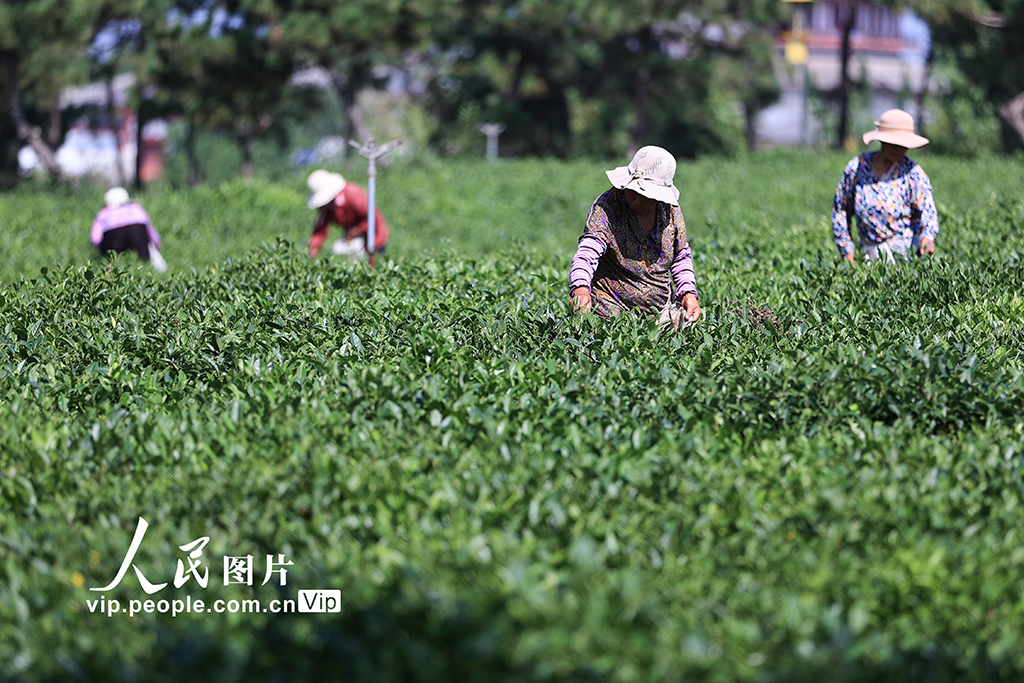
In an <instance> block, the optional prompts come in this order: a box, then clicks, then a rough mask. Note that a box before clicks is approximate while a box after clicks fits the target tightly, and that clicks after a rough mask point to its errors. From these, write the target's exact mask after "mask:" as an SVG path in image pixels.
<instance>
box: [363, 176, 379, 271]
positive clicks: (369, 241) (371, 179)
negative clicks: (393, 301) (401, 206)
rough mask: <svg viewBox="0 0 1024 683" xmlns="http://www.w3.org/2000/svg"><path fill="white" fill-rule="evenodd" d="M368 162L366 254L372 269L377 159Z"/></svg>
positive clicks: (374, 251) (375, 243)
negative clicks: (368, 202)
mask: <svg viewBox="0 0 1024 683" xmlns="http://www.w3.org/2000/svg"><path fill="white" fill-rule="evenodd" d="M369 162H370V163H369V166H368V167H367V169H366V180H367V182H366V184H367V189H368V191H369V194H370V209H369V211H370V213H369V215H368V216H367V218H366V220H367V226H366V253H368V254H369V255H370V266H371V267H372V266H374V265H376V264H375V263H374V259H373V257H374V254H375V253H376V251H377V159H376V158H375V157H370V159H369Z"/></svg>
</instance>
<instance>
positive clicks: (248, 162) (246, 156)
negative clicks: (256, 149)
mask: <svg viewBox="0 0 1024 683" xmlns="http://www.w3.org/2000/svg"><path fill="white" fill-rule="evenodd" d="M238 147H239V149H241V150H242V165H241V168H240V169H239V172H240V173H241V174H242V177H243V178H245V179H246V180H252V173H253V168H252V133H251V132H243V133H239V134H238Z"/></svg>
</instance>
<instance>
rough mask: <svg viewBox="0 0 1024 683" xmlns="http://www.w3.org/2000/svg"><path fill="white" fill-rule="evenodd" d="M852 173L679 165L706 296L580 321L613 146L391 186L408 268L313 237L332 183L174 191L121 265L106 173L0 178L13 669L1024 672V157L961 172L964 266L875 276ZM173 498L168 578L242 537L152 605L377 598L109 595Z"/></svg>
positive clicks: (765, 162)
mask: <svg viewBox="0 0 1024 683" xmlns="http://www.w3.org/2000/svg"><path fill="white" fill-rule="evenodd" d="M843 161H844V160H843V159H841V158H838V157H835V158H833V157H823V158H814V157H802V156H793V155H766V156H758V157H752V158H750V159H747V160H744V161H739V162H721V161H707V162H700V163H698V164H693V165H686V166H683V167H681V168H680V172H679V184H680V186H681V188H682V191H683V196H684V200H683V208H684V213H685V214H686V216H687V219H688V225H689V229H690V239H691V243H692V244H693V247H694V250H695V267H696V272H697V278H698V285H699V286H700V288H701V297H702V302H703V305H704V306H705V317H704V318H703V319H702V320H701V321H700V322H699V323H698V324H696V325H694V326H691V327H689V328H686V329H684V330H682V331H681V332H680V333H679V334H674V335H673V334H660V333H658V332H657V331H656V330H655V329H654V328H653V326H652V324H651V323H650V322H649V321H647V320H644V319H640V318H634V317H624V318H621V319H617V320H612V321H597V320H594V319H592V318H589V317H578V316H575V317H574V316H572V315H571V314H570V312H569V308H568V300H567V271H568V257H569V256H570V255H571V253H572V250H573V247H574V245H575V238H576V236H578V233H579V229H580V224H581V222H582V220H583V216H584V215H585V212H586V209H587V207H588V205H589V202H590V201H591V200H592V199H593V197H594V196H595V195H596V194H597V193H598V192H600V191H601V190H602V189H603V182H602V174H601V173H600V171H601V169H600V168H595V167H593V166H592V165H589V166H588V165H585V164H572V165H563V164H556V163H552V162H544V163H542V162H522V163H519V162H517V163H514V164H510V163H499V164H493V165H484V164H464V165H453V166H444V167H420V168H415V167H410V168H406V169H389V171H388V174H387V175H382V177H381V183H382V185H381V196H382V204H383V205H384V206H385V207H386V208H385V210H386V212H387V215H388V218H389V221H390V222H391V223H392V225H393V227H394V234H395V237H394V242H393V244H392V246H391V247H389V252H388V254H387V256H386V257H385V258H383V259H382V260H381V262H380V263H378V267H377V268H376V269H373V270H370V269H369V268H367V267H366V266H365V265H364V264H362V263H349V262H341V261H337V260H332V259H328V258H322V259H319V260H314V261H311V260H309V259H307V258H306V257H305V255H304V249H303V241H304V239H305V237H306V235H307V231H308V229H309V223H310V222H311V216H310V215H309V213H310V212H308V211H306V210H305V209H304V208H303V204H302V200H303V194H302V192H301V189H302V186H301V181H300V180H298V179H297V180H296V181H295V183H294V184H292V185H279V186H278V185H245V184H242V183H235V184H229V185H224V186H221V187H218V188H206V189H201V190H198V191H195V192H190V193H172V192H154V193H153V194H152V195H150V196H147V197H146V204H147V206H148V207H149V208H150V209H151V212H152V213H153V215H154V218H155V219H156V220H157V222H158V227H160V228H162V229H163V232H164V236H165V239H166V245H167V246H166V249H165V251H166V254H167V257H168V261H169V262H170V263H171V265H172V269H171V270H170V271H169V272H168V273H166V274H164V275H162V276H156V275H154V274H152V273H150V272H148V271H146V270H143V269H140V268H138V267H137V265H136V264H135V262H134V261H133V259H132V258H124V259H122V258H118V259H116V260H115V262H114V263H113V264H111V265H109V266H108V265H104V264H99V263H87V261H88V259H89V258H90V255H89V252H88V250H87V249H86V247H87V246H88V245H87V244H86V245H84V246H82V245H80V241H81V240H80V238H81V237H82V235H83V234H84V232H83V231H87V228H88V220H89V219H91V212H92V208H93V206H94V205H95V204H96V202H97V200H96V197H95V196H93V195H92V194H90V193H89V192H87V191H76V192H67V193H57V195H56V196H50V195H48V194H44V193H41V192H38V191H37V192H24V193H21V194H17V195H13V196H10V197H5V198H2V199H0V205H2V207H3V208H2V211H3V213H4V215H5V218H6V221H7V227H6V228H5V229H4V231H3V233H0V235H2V237H0V239H3V240H4V247H5V253H9V254H11V258H9V260H8V263H6V264H5V265H4V266H3V267H4V270H3V271H2V272H3V273H4V280H5V281H6V282H7V284H5V285H4V286H3V287H2V288H0V325H2V334H0V396H2V397H3V398H2V400H0V548H2V555H0V666H2V667H3V668H2V671H4V672H5V675H6V677H8V678H13V679H15V680H43V679H54V680H56V679H60V680H64V679H68V678H84V679H96V680H111V679H113V680H137V679H140V678H142V679H157V680H178V679H181V678H184V677H186V676H188V677H190V678H193V679H203V680H218V681H221V680H246V679H249V678H251V677H256V678H260V679H267V680H286V679H289V680H290V679H311V678H314V677H316V678H324V677H327V676H331V677H335V678H341V679H343V680H374V681H392V680H395V681H397V680H481V681H484V680H486V681H491V680H581V681H583V680H587V681H591V680H614V681H651V680H679V679H682V678H694V679H702V680H711V681H734V680H751V681H762V680H763V681H773V680H786V681H793V680H797V681H799V680H808V681H811V680H821V679H822V678H825V677H829V678H830V679H833V680H836V681H843V680H880V679H881V680H885V679H888V680H906V679H911V678H914V679H923V678H928V679H935V680H960V679H964V680H968V679H969V680H988V679H1015V678H1018V677H1020V676H1021V674H1022V672H1024V655H1022V653H1024V647H1022V645H1024V636H1022V635H1021V631H1020V627H1019V625H1020V623H1021V621H1022V619H1024V601H1022V600H1021V592H1020V586H1021V585H1022V579H1024V569H1022V566H1024V565H1022V562H1024V539H1022V538H1021V533H1020V529H1021V528H1022V524H1024V485H1022V483H1021V482H1022V480H1021V466H1022V453H1024V417H1022V410H1021V406H1022V405H1024V357H1022V351H1021V347H1022V335H1024V319H1022V317H1024V316H1022V313H1024V298H1022V295H1021V291H1022V286H1024V271H1022V254H1024V244H1022V242H1021V240H1020V237H1019V235H1020V229H1021V224H1022V222H1024V202H1022V201H1021V198H1020V196H1019V194H1017V193H1019V187H1021V186H1022V185H1021V183H1020V181H1021V179H1022V176H1024V171H1022V169H1021V168H1019V167H1018V166H1014V165H1012V164H1010V163H1007V162H997V161H991V160H989V161H981V162H972V163H967V162H957V161H954V160H947V159H929V160H927V162H926V169H927V170H928V171H929V173H930V174H931V175H932V177H933V180H934V183H935V187H936V197H937V199H938V201H939V204H940V208H941V214H942V233H941V234H940V238H939V253H938V254H937V255H936V257H934V258H931V259H928V260H925V261H915V262H912V263H907V264H901V265H897V266H875V267H864V266H861V267H859V268H857V269H856V270H854V269H851V268H849V267H848V266H846V265H839V260H838V257H837V256H836V253H835V250H834V247H833V246H832V244H831V238H830V233H829V230H828V211H829V208H830V200H831V193H832V191H833V190H834V186H835V182H836V180H837V179H838V172H839V169H841V167H842V163H843ZM76 240H78V241H76ZM58 260H60V261H61V263H60V264H59V265H58V264H57V263H56V262H57V261H58ZM140 516H141V517H143V518H145V519H146V520H147V521H148V523H149V528H148V531H147V532H146V535H145V538H144V540H143V542H142V544H141V546H140V550H139V553H138V555H137V556H136V558H135V564H136V566H137V567H138V568H139V570H141V571H142V572H143V573H144V574H145V576H146V577H147V578H148V579H149V580H150V581H153V582H164V581H170V580H171V577H172V576H174V574H175V567H176V563H177V561H178V560H179V559H185V558H186V552H184V551H182V550H180V549H179V548H178V547H176V546H181V545H184V544H186V543H188V542H190V541H192V540H194V539H196V538H199V537H202V536H208V537H209V538H210V542H209V544H208V545H207V546H206V547H205V549H204V550H203V557H202V560H203V563H204V565H203V566H205V567H209V569H210V583H209V585H208V587H207V588H205V589H203V588H200V587H199V586H197V585H196V582H195V581H194V580H190V581H189V582H188V583H185V584H184V585H183V586H182V587H181V588H177V589H176V588H174V587H173V586H168V587H167V588H165V589H163V590H162V591H161V592H160V593H158V594H156V595H154V596H153V598H154V599H158V598H164V599H172V598H181V599H184V598H185V597H186V596H188V597H191V598H192V599H193V600H194V599H203V600H205V601H206V602H208V603H210V602H212V601H213V600H215V599H218V598H220V599H232V598H234V599H239V600H241V599H244V598H257V599H260V600H261V601H263V604H266V603H267V602H269V601H270V600H272V599H275V598H294V597H295V596H296V592H297V591H298V590H299V589H307V588H338V589H341V591H342V594H343V603H344V608H343V611H342V612H341V613H340V614H281V615H276V614H270V613H258V614H180V615H178V616H177V617H174V618H172V617H171V616H170V615H168V614H146V613H141V614H138V615H136V616H135V617H133V618H128V617H127V616H126V615H124V614H120V615H118V614H115V615H114V616H113V617H110V618H108V617H106V616H105V615H102V614H99V613H92V612H90V610H89V609H88V608H87V606H86V601H87V600H94V599H97V598H98V597H100V595H101V594H100V593H98V592H91V591H89V590H88V588H90V587H100V586H105V585H107V584H108V583H109V582H110V581H111V579H112V578H113V577H114V576H115V574H117V572H118V568H119V567H120V565H121V562H122V560H123V559H124V557H125V552H126V550H127V549H128V547H129V544H130V543H131V540H132V536H133V534H134V532H135V528H136V523H137V520H138V518H139V517H140ZM268 554H271V555H274V556H275V557H276V556H277V555H278V554H284V555H285V556H286V557H287V558H288V559H289V560H291V561H293V562H294V565H293V566H290V567H289V568H288V569H289V573H288V578H287V584H286V585H284V586H280V585H279V584H278V582H277V581H271V582H270V583H268V584H267V585H262V586H261V585H260V582H261V581H262V575H263V572H262V568H263V565H264V563H263V558H264V557H265V556H266V555H268ZM239 555H243V556H244V555H253V556H255V557H256V558H257V563H256V567H257V570H256V571H254V579H255V580H254V585H253V586H252V587H251V588H249V587H245V586H234V585H232V586H224V585H223V581H222V580H221V576H222V572H221V568H222V557H223V556H239ZM257 574H258V575H257ZM107 595H108V596H110V597H114V598H118V599H120V600H121V602H122V603H124V604H127V603H128V601H129V600H131V599H143V600H144V599H146V598H148V597H149V596H147V595H146V594H145V593H144V592H143V591H142V590H141V587H140V584H139V582H138V580H137V578H136V576H135V574H134V572H128V573H127V574H126V575H125V577H124V579H123V580H122V581H121V583H120V585H119V586H118V587H117V588H115V589H114V590H113V591H111V592H110V593H109V594H107Z"/></svg>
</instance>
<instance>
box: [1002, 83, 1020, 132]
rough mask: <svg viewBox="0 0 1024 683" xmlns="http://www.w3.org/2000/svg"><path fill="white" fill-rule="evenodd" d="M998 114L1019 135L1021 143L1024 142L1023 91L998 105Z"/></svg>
mask: <svg viewBox="0 0 1024 683" xmlns="http://www.w3.org/2000/svg"><path fill="white" fill-rule="evenodd" d="M999 115H1000V116H1002V117H1003V121H1006V123H1007V124H1008V125H1009V126H1010V128H1013V130H1014V131H1015V132H1016V133H1017V135H1018V136H1020V139H1021V143H1024V92H1022V93H1020V94H1019V95H1017V96H1016V97H1014V98H1013V99H1012V100H1010V101H1009V102H1007V103H1006V104H1004V105H1003V106H1002V107H1000V108H999Z"/></svg>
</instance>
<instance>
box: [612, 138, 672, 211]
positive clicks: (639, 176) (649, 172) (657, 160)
mask: <svg viewBox="0 0 1024 683" xmlns="http://www.w3.org/2000/svg"><path fill="white" fill-rule="evenodd" d="M605 174H606V175H607V176H608V180H609V181H611V184H612V186H613V187H617V188H618V189H620V190H625V189H628V190H633V191H635V192H637V193H639V194H642V195H643V196H645V197H647V198H649V199H654V200H657V201H659V202H665V203H666V204H673V205H678V204H679V190H677V189H676V186H675V185H673V184H672V179H673V178H674V177H675V175H676V159H675V157H674V156H672V155H671V154H669V153H668V150H665V149H662V148H661V147H655V146H654V145H648V146H647V147H641V148H640V149H638V150H637V151H636V154H634V155H633V160H632V161H630V162H629V166H619V167H618V168H614V169H612V170H610V171H605Z"/></svg>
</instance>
